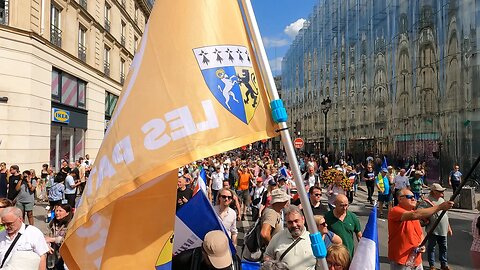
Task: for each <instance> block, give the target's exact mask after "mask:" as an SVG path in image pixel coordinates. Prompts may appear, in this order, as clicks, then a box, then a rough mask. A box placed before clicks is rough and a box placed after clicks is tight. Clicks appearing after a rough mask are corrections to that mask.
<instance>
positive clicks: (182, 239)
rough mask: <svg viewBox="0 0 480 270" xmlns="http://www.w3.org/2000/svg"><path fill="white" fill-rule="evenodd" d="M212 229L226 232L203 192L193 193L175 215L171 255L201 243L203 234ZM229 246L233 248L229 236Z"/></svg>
mask: <svg viewBox="0 0 480 270" xmlns="http://www.w3.org/2000/svg"><path fill="white" fill-rule="evenodd" d="M213 230H222V231H224V232H225V235H227V238H228V234H227V231H226V230H225V228H224V227H223V224H222V222H221V220H220V219H219V218H218V216H217V214H216V213H215V210H214V209H213V207H212V205H211V204H210V202H209V201H208V199H207V197H206V196H205V194H204V193H203V192H198V193H197V194H195V195H194V196H193V197H192V198H191V199H190V200H189V201H188V202H187V203H186V204H185V205H184V206H183V207H182V208H180V210H178V211H177V214H176V217H175V231H174V240H173V255H174V256H175V255H177V254H179V253H181V252H182V251H185V250H188V249H193V248H196V247H199V246H201V245H202V242H203V239H204V237H205V235H206V234H207V233H208V232H210V231H213ZM229 242H230V248H231V250H232V251H234V250H235V247H234V246H233V243H232V241H231V239H230V238H229Z"/></svg>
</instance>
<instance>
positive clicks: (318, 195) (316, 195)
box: [313, 193, 322, 197]
mask: <svg viewBox="0 0 480 270" xmlns="http://www.w3.org/2000/svg"><path fill="white" fill-rule="evenodd" d="M313 196H315V197H320V196H322V193H315V194H313Z"/></svg>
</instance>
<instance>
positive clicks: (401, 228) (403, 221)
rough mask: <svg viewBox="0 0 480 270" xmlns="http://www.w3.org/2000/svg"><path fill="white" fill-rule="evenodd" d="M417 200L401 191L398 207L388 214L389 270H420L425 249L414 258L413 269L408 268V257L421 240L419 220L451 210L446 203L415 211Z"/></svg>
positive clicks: (407, 191) (451, 203)
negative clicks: (422, 253)
mask: <svg viewBox="0 0 480 270" xmlns="http://www.w3.org/2000/svg"><path fill="white" fill-rule="evenodd" d="M416 206H417V200H415V196H414V195H413V192H412V191H410V190H409V189H406V188H404V189H402V190H400V191H399V192H398V205H397V206H395V207H393V208H392V210H391V211H390V212H389V214H388V259H389V260H390V269H391V270H406V269H415V270H421V269H423V267H422V255H421V252H425V247H421V249H420V252H419V253H418V254H417V256H416V257H415V260H414V262H413V264H414V265H415V267H414V268H408V267H407V266H406V265H407V261H408V257H409V255H410V254H411V253H412V252H413V251H414V249H416V248H417V247H418V246H419V245H420V243H421V242H422V239H423V231H422V227H421V226H420V222H419V220H420V219H425V218H428V217H430V216H432V215H433V214H435V213H437V212H439V211H442V210H448V209H450V208H452V206H453V202H452V201H446V202H443V203H441V204H438V205H435V206H432V207H429V208H421V209H415V208H416Z"/></svg>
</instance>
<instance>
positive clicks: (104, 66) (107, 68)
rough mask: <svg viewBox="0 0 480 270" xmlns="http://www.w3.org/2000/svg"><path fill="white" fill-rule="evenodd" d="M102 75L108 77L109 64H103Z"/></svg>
mask: <svg viewBox="0 0 480 270" xmlns="http://www.w3.org/2000/svg"><path fill="white" fill-rule="evenodd" d="M103 73H105V75H107V76H110V63H108V62H107V61H105V62H103Z"/></svg>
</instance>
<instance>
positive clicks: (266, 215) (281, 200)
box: [260, 189, 290, 246]
mask: <svg viewBox="0 0 480 270" xmlns="http://www.w3.org/2000/svg"><path fill="white" fill-rule="evenodd" d="M271 196H272V199H271V201H270V204H271V206H270V207H267V208H265V209H264V210H263V213H262V220H261V222H262V230H261V232H260V235H261V237H262V240H263V244H264V245H265V246H266V245H268V243H269V242H270V240H271V239H272V237H273V236H274V235H275V234H277V233H279V232H280V231H281V230H282V227H283V224H282V223H281V211H282V209H283V208H284V207H285V205H287V202H288V201H290V196H288V195H287V194H286V193H285V192H284V191H283V190H281V189H275V190H273V191H272V194H271Z"/></svg>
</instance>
